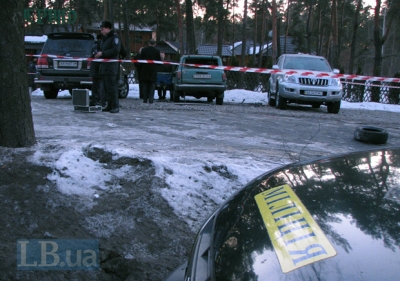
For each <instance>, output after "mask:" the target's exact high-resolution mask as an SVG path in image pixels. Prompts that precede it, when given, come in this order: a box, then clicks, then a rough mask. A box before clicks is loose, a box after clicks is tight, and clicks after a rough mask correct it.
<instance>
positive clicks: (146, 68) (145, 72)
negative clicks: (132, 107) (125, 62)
mask: <svg viewBox="0 0 400 281" xmlns="http://www.w3.org/2000/svg"><path fill="white" fill-rule="evenodd" d="M155 46H156V42H155V41H154V40H153V39H150V41H149V44H148V46H147V47H145V48H143V49H142V51H141V53H140V59H142V60H158V61H161V54H160V51H159V50H157V49H156V48H155ZM140 76H141V78H142V80H143V84H142V86H143V90H142V91H143V102H144V103H147V101H149V103H153V102H154V91H155V88H156V82H157V65H156V64H154V63H143V64H141V66H140Z"/></svg>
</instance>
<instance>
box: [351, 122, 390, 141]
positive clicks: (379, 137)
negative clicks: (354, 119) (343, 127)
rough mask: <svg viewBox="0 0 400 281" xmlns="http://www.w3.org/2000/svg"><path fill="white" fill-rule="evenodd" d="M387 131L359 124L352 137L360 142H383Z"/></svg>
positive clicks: (385, 139)
mask: <svg viewBox="0 0 400 281" xmlns="http://www.w3.org/2000/svg"><path fill="white" fill-rule="evenodd" d="M388 137H389V133H388V132H387V131H386V130H384V129H382V128H378V127H372V126H360V127H356V129H355V131H354V139H355V140H358V141H361V142H369V143H373V144H384V143H386V142H387V140H388Z"/></svg>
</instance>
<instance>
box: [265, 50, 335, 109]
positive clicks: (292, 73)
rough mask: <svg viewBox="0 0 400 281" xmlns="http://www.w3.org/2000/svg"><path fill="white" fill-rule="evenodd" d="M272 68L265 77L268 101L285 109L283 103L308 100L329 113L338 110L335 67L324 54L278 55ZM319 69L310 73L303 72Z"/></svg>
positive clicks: (306, 101)
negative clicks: (334, 76) (326, 108)
mask: <svg viewBox="0 0 400 281" xmlns="http://www.w3.org/2000/svg"><path fill="white" fill-rule="evenodd" d="M272 68H273V69H276V70H283V71H282V73H280V72H278V73H272V74H271V77H270V79H269V95H268V104H269V105H271V106H276V108H279V109H285V108H286V104H287V103H299V104H309V105H312V107H313V108H319V107H320V106H321V105H326V106H327V107H328V112H329V113H338V112H339V110H340V101H341V99H342V84H341V82H340V79H339V78H332V76H333V75H334V74H338V73H339V70H338V69H332V68H331V66H330V65H329V63H328V61H327V60H326V59H325V58H324V57H320V56H313V55H307V54H285V55H282V56H280V57H279V59H278V62H277V64H276V65H274V66H273V67H272ZM310 71H312V72H313V73H318V72H321V73H320V75H310V73H308V74H307V72H310Z"/></svg>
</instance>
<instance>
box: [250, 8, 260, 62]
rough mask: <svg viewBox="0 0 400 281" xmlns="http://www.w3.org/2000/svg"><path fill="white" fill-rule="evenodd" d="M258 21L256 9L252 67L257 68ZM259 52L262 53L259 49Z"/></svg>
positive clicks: (255, 10)
mask: <svg viewBox="0 0 400 281" xmlns="http://www.w3.org/2000/svg"><path fill="white" fill-rule="evenodd" d="M257 21H258V17H257V7H255V9H254V21H253V22H254V30H253V53H252V58H253V59H252V61H253V65H252V66H255V63H256V49H257V48H256V47H257V35H258V34H257V26H258V23H257ZM260 46H261V44H260ZM258 51H260V49H258Z"/></svg>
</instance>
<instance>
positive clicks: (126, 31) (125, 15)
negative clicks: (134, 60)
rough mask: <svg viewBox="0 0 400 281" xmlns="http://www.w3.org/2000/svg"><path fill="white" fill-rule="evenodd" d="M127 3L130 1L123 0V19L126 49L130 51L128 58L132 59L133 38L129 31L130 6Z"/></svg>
mask: <svg viewBox="0 0 400 281" xmlns="http://www.w3.org/2000/svg"><path fill="white" fill-rule="evenodd" d="M127 3H128V1H127V0H123V4H122V7H123V19H124V20H123V21H124V39H125V40H124V41H125V42H124V46H125V49H126V50H127V52H128V57H127V59H131V53H132V50H131V40H130V32H129V22H128V7H127ZM134 51H135V52H136V50H134Z"/></svg>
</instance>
